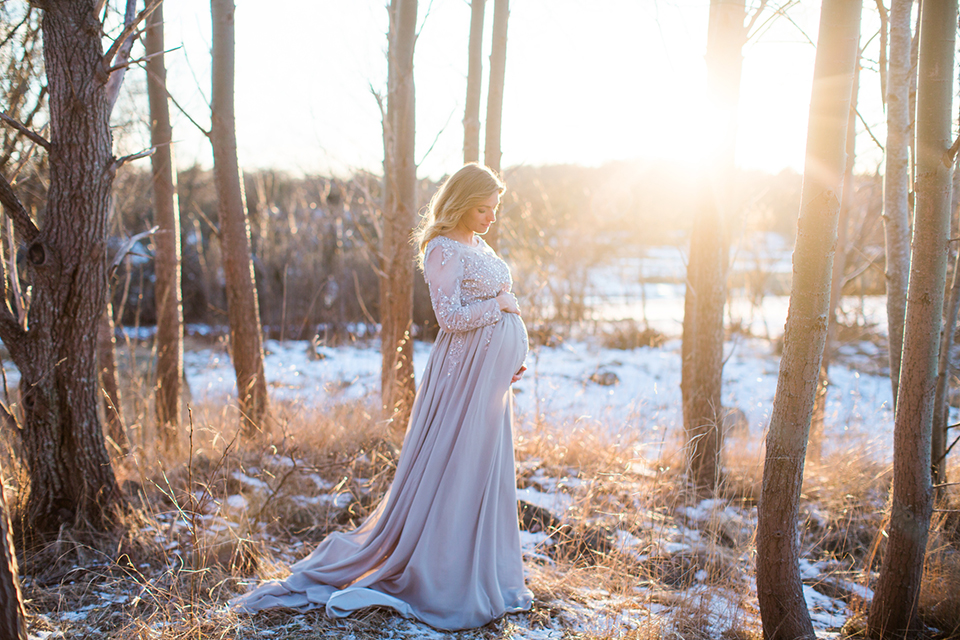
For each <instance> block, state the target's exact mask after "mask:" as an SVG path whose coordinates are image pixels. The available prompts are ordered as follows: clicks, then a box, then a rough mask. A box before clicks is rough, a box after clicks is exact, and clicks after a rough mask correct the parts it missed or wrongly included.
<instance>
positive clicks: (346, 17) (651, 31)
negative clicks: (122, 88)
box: [111, 0, 883, 177]
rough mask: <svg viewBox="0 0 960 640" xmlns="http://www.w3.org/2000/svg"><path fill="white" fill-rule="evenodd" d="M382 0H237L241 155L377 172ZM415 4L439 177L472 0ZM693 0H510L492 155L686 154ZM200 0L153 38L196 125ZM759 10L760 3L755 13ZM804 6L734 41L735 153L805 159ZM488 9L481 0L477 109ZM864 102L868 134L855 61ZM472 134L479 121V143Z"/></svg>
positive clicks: (204, 12)
mask: <svg viewBox="0 0 960 640" xmlns="http://www.w3.org/2000/svg"><path fill="white" fill-rule="evenodd" d="M111 1H112V2H114V1H115V0H111ZM775 4H780V3H779V2H775ZM385 5H386V0H271V2H269V3H266V2H262V0H237V14H236V19H237V32H236V40H237V41H236V46H237V79H236V100H237V135H238V141H239V152H240V163H241V165H242V166H243V167H245V168H249V169H252V168H263V167H273V168H278V169H283V170H287V171H291V172H295V173H334V174H338V175H348V174H349V173H350V172H352V171H354V170H357V169H368V170H373V171H376V172H379V170H380V166H381V162H382V155H383V143H382V139H381V125H380V112H379V110H378V107H377V103H376V100H375V99H374V97H373V93H372V90H378V91H383V90H384V88H385V77H386V57H385V52H386V35H385V34H386V30H387V12H386V8H385ZM419 5H420V6H419V14H418V18H419V22H420V25H421V28H420V35H419V38H418V40H417V46H416V54H415V55H416V57H415V62H414V80H415V83H416V100H417V137H416V146H417V150H416V157H417V161H418V162H420V172H419V175H420V176H421V177H439V176H441V175H443V174H444V173H448V172H450V171H452V170H454V169H456V168H457V167H458V166H459V165H460V163H461V160H462V143H463V126H462V119H463V107H464V98H465V94H466V69H467V39H468V35H469V21H470V6H469V2H468V0H433V1H432V2H431V1H430V0H420V2H419ZM708 7H709V1H708V0H593V1H591V2H582V1H581V0H513V1H512V2H511V12H510V21H509V33H508V37H507V70H506V87H505V92H504V107H503V129H502V148H503V160H502V166H504V167H509V166H512V165H518V164H531V165H538V164H557V163H576V164H582V165H599V164H602V163H604V162H607V161H610V160H630V159H661V158H662V159H671V160H677V159H680V160H684V159H688V158H692V157H693V156H695V155H696V154H697V153H698V151H699V150H701V149H702V147H703V141H704V138H705V136H706V135H707V132H705V131H704V127H705V126H706V125H705V121H706V118H705V111H704V110H705V108H706V107H705V76H706V69H705V63H704V52H705V49H706V37H707V11H708ZM428 9H429V13H428ZM209 11H210V8H209V3H207V2H203V1H202V0H165V2H164V18H165V22H166V41H167V48H168V49H173V48H175V47H176V49H175V50H174V51H171V52H170V53H168V54H167V66H168V82H169V85H170V91H171V92H172V94H173V95H174V96H175V98H176V100H177V101H178V102H179V103H180V104H181V105H182V107H183V108H184V109H185V110H186V111H188V112H189V113H190V114H191V116H192V117H193V118H194V119H196V120H197V121H198V122H199V123H200V124H201V125H203V126H209V124H208V123H209V108H208V106H207V103H206V100H207V99H208V97H209V94H210V89H209V85H210V80H209V67H210V54H209V50H210V17H209ZM865 11H866V12H867V13H868V14H869V12H870V11H871V8H870V7H867V8H866V9H865ZM872 11H873V13H874V14H875V13H876V9H875V8H873V9H872ZM772 15H773V14H772V12H771V11H770V9H769V8H768V9H767V12H766V14H765V15H764V17H763V18H761V20H759V21H758V24H759V23H763V22H764V21H765V20H766V19H767V18H769V17H771V16H772ZM818 19H819V2H816V1H813V0H802V1H801V2H800V3H799V4H796V5H793V6H791V7H790V8H789V10H788V12H787V15H786V16H785V17H784V16H780V17H777V18H775V19H772V20H770V21H769V22H768V23H767V24H766V26H764V28H763V29H761V30H760V31H759V33H758V34H757V35H755V36H754V37H753V38H752V39H751V40H750V41H749V42H748V44H747V46H746V47H745V48H744V66H743V85H742V90H741V108H740V126H739V134H738V152H737V153H738V157H737V162H738V164H739V165H740V166H741V167H744V168H750V169H761V170H765V171H768V172H771V173H776V172H778V171H780V170H782V169H784V168H788V167H789V168H793V169H794V170H797V171H801V170H802V168H803V154H804V144H805V129H806V120H807V108H808V105H809V96H810V83H811V79H812V75H813V61H814V54H815V50H814V47H813V46H812V45H811V44H810V42H809V41H808V39H807V38H808V37H809V38H810V39H812V40H814V41H815V40H816V32H817V21H818ZM492 22H493V0H488V1H487V15H486V20H485V25H484V26H485V30H486V36H485V48H484V76H485V82H484V95H483V103H482V106H481V114H483V113H484V112H485V104H486V75H487V74H488V72H489V58H488V56H489V49H490V28H491V25H492ZM875 23H876V19H875V15H873V16H872V15H866V16H865V21H864V28H863V35H862V38H861V41H862V42H864V43H866V42H867V40H869V39H870V36H871V35H873V34H872V30H874V31H875V29H876V27H875V26H874V25H875ZM872 50H873V51H874V52H875V51H876V39H874V41H873V43H872ZM866 55H867V57H868V58H869V57H870V56H871V49H870V48H868V49H867V54H866ZM872 57H873V59H874V60H875V58H876V53H873V54H872ZM865 64H867V65H868V66H869V65H870V61H869V60H868V61H866V63H865ZM874 66H875V64H874ZM142 75H143V72H142V70H140V69H137V68H133V69H131V71H130V73H129V74H128V76H127V78H128V82H127V91H128V93H129V94H130V95H131V96H133V99H134V100H138V101H142V103H143V105H144V106H143V109H144V110H145V104H146V99H145V96H139V97H138V93H139V92H140V91H142V86H143V80H142V77H137V76H142ZM138 87H139V89H138ZM861 102H862V104H863V112H864V114H865V118H866V119H867V121H868V123H869V124H870V125H871V127H872V128H873V133H874V135H877V137H878V138H880V139H881V140H882V139H883V137H882V131H883V128H882V120H883V115H882V111H881V109H880V105H879V80H878V78H877V74H876V72H875V71H872V70H869V69H868V70H867V71H865V72H864V74H863V78H862V89H861ZM131 110H132V111H136V110H137V108H136V107H133V108H131ZM174 137H175V139H176V141H177V145H176V148H175V153H176V157H177V160H178V164H180V166H187V165H189V164H192V163H193V162H200V163H202V164H209V163H210V151H209V143H208V142H207V141H206V139H205V138H203V137H202V135H201V134H199V132H198V131H197V130H196V128H195V127H194V126H193V125H192V124H190V122H189V121H188V120H187V118H185V117H183V116H182V115H180V114H179V113H178V112H176V110H174ZM482 139H483V138H482V134H481V145H482ZM434 141H435V142H434ZM142 142H143V140H142V139H138V138H137V136H136V135H127V136H126V137H123V138H121V144H122V145H127V146H131V147H134V146H137V145H138V144H141V143H142ZM431 145H433V148H432V150H430V151H429V153H428V149H430V147H431ZM858 145H859V150H858V151H860V152H869V151H871V149H870V147H875V145H874V144H873V143H872V142H871V141H870V138H869V137H868V136H867V134H866V133H863V132H862V133H861V136H860V138H859V139H858ZM873 155H874V157H873V159H871V157H870V154H869V153H865V157H864V160H863V162H866V163H867V164H866V165H865V166H862V168H863V169H864V170H869V171H872V170H873V169H874V167H875V166H876V164H877V162H878V159H877V158H876V157H875V156H876V152H875V151H874V152H873Z"/></svg>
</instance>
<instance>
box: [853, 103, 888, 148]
mask: <svg viewBox="0 0 960 640" xmlns="http://www.w3.org/2000/svg"><path fill="white" fill-rule="evenodd" d="M857 117H858V118H860V124H862V125H863V128H864V129H866V130H867V134H868V135H869V136H870V138H871V139H872V140H873V143H874V144H875V145H877V148H878V149H880V151H881V152H883V151H885V149H884V148H883V145H882V144H880V141H879V140H877V136H875V135H873V131H871V129H870V125H868V124H867V121H866V120H864V119H863V115H862V114H861V113H860V110H859V109H857Z"/></svg>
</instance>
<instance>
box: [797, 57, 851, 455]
mask: <svg viewBox="0 0 960 640" xmlns="http://www.w3.org/2000/svg"><path fill="white" fill-rule="evenodd" d="M858 58H859V55H858ZM859 93H860V63H859V59H858V61H857V67H856V69H855V70H854V72H853V93H852V94H851V96H850V116H849V117H848V118H847V145H846V150H847V164H846V167H845V168H844V171H843V195H842V196H841V198H840V216H839V218H838V221H837V250H836V252H835V255H834V257H833V274H832V275H831V277H830V310H829V312H828V314H827V317H828V318H829V324H828V326H827V341H826V343H825V344H824V346H823V359H822V360H821V361H820V380H819V382H817V395H816V398H815V400H814V403H813V416H812V417H811V419H810V441H809V443H808V444H807V456H806V458H807V459H806V461H807V462H820V460H821V457H822V455H823V437H824V436H823V432H824V421H825V416H826V411H827V391H828V389H829V388H830V363H831V361H832V360H833V356H834V351H835V350H836V348H837V330H838V328H839V327H838V325H837V310H838V308H839V307H840V297H841V295H842V293H843V291H842V289H843V276H844V273H845V271H846V266H847V235H848V231H849V227H850V204H851V203H852V202H853V165H854V162H855V161H856V159H857V156H856V143H857V129H856V126H857V96H858V94H859Z"/></svg>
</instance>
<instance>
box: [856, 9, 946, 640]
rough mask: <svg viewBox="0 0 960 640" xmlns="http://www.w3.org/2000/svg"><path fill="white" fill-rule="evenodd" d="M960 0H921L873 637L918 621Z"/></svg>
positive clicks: (929, 500) (929, 503)
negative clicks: (896, 384) (908, 243)
mask: <svg viewBox="0 0 960 640" xmlns="http://www.w3.org/2000/svg"><path fill="white" fill-rule="evenodd" d="M956 28H957V0H924V2H923V6H922V7H921V10H920V55H919V64H920V70H919V81H918V88H917V150H918V156H917V189H916V193H917V205H916V221H915V225H914V239H913V252H912V255H911V256H910V261H911V264H910V286H909V289H908V292H907V314H906V321H905V323H904V335H903V361H902V363H901V365H900V366H901V369H900V388H899V392H898V400H897V411H896V418H895V423H894V436H893V438H894V449H893V489H892V499H891V506H890V525H889V527H888V534H889V539H888V541H887V549H886V553H885V555H884V558H883V565H882V567H881V570H880V578H879V581H878V583H877V588H876V590H875V592H874V598H873V603H872V604H871V607H870V614H869V617H868V619H867V634H868V636H870V637H872V638H883V637H900V636H902V635H903V633H904V632H906V631H907V630H909V629H912V628H914V627H915V626H916V625H917V624H918V621H917V618H916V616H917V599H918V595H919V592H920V581H921V578H922V577H923V560H924V555H925V553H926V545H927V534H928V531H929V527H930V516H931V513H932V510H933V497H932V488H931V481H930V465H931V443H930V439H931V429H932V425H933V409H934V389H935V385H936V378H937V355H938V350H939V347H940V344H939V340H940V329H941V323H942V318H943V316H942V314H943V295H944V286H945V284H946V273H947V255H948V238H949V235H950V189H951V185H950V179H951V172H950V163H949V161H947V160H946V159H945V157H946V156H945V154H946V152H947V149H949V148H950V144H951V139H950V129H951V123H950V118H951V103H952V96H953V64H954V43H955V36H956Z"/></svg>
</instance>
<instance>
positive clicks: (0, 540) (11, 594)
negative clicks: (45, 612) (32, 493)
mask: <svg viewBox="0 0 960 640" xmlns="http://www.w3.org/2000/svg"><path fill="white" fill-rule="evenodd" d="M0 544H2V551H3V562H0V638H9V640H27V623H26V611H25V610H24V608H23V593H22V592H21V591H20V579H19V578H18V577H17V554H16V552H15V551H14V547H13V534H12V532H11V527H10V512H9V511H8V510H7V501H6V498H5V497H4V495H3V490H2V488H0Z"/></svg>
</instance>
